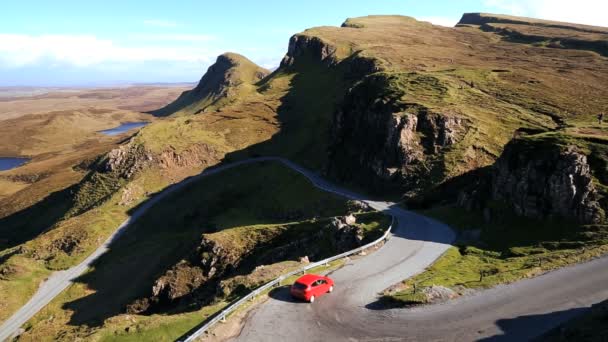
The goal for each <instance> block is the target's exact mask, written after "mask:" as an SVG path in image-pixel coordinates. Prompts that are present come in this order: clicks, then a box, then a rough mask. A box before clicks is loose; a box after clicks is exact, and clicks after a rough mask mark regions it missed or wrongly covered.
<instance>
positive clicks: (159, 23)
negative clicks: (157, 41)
mask: <svg viewBox="0 0 608 342" xmlns="http://www.w3.org/2000/svg"><path fill="white" fill-rule="evenodd" d="M144 24H145V25H147V26H155V27H163V28H170V27H177V26H178V25H177V23H176V22H174V21H171V20H162V19H148V20H144Z"/></svg>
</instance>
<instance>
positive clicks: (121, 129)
mask: <svg viewBox="0 0 608 342" xmlns="http://www.w3.org/2000/svg"><path fill="white" fill-rule="evenodd" d="M147 124H149V122H127V123H124V124H122V125H120V126H118V127H114V128H110V129H106V130H103V131H99V133H101V134H105V135H119V134H122V133H124V132H127V131H130V130H132V129H135V128H141V127H144V126H145V125H147Z"/></svg>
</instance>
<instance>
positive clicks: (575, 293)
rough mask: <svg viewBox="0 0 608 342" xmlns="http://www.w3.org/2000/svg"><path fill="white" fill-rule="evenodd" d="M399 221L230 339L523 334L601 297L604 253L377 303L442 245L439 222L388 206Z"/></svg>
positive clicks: (605, 281)
mask: <svg viewBox="0 0 608 342" xmlns="http://www.w3.org/2000/svg"><path fill="white" fill-rule="evenodd" d="M389 211H390V213H391V214H392V215H394V216H395V217H396V218H397V220H398V222H399V223H398V225H397V226H396V227H394V229H393V236H392V237H391V238H390V239H389V241H388V242H387V243H386V244H385V245H384V247H383V248H382V249H380V250H379V251H377V252H375V253H373V254H371V255H369V256H367V257H365V258H363V259H359V260H356V261H351V262H349V263H347V264H346V266H345V267H343V268H341V269H339V270H338V271H335V272H333V273H332V275H331V277H332V278H333V279H334V281H335V282H336V288H335V290H334V292H333V293H332V294H330V295H327V296H323V297H321V298H319V299H318V300H317V301H315V303H314V304H313V305H310V304H307V303H302V302H298V301H294V300H293V299H291V298H290V296H289V293H288V290H287V289H282V290H280V291H277V292H276V293H274V294H272V295H271V298H270V300H269V301H267V302H266V303H264V304H263V305H261V306H259V307H258V308H256V309H255V310H254V311H252V312H251V313H250V314H249V315H248V316H247V317H246V319H245V322H244V326H243V328H242V330H241V332H240V334H239V335H238V336H237V337H235V338H233V340H234V341H248V342H255V341H260V342H261V341H264V342H268V341H295V342H298V341H306V342H311V341H477V340H484V341H526V340H530V339H533V338H534V337H538V336H539V335H541V334H543V333H544V332H546V331H548V330H550V329H552V328H554V327H556V326H557V325H559V324H560V323H562V322H564V321H566V320H568V319H570V318H572V317H575V316H576V315H578V314H580V313H582V312H584V311H586V310H588V309H589V307H590V306H591V305H592V304H595V303H598V302H600V301H603V300H605V299H606V298H608V258H602V259H597V260H594V261H591V262H588V263H585V264H580V265H576V266H571V267H567V268H564V269H561V270H558V271H554V272H551V273H547V274H545V275H543V276H540V277H536V278H532V279H527V280H522V281H519V282H516V283H514V284H511V285H504V286H498V287H496V288H493V289H490V290H485V291H481V292H478V293H477V294H475V295H471V296H466V297H462V298H460V299H457V300H454V301H451V302H449V303H445V304H441V305H430V306H424V307H418V308H414V309H383V308H382V306H380V305H378V303H377V302H376V300H377V294H378V293H379V292H380V291H382V290H384V289H385V288H387V287H388V286H390V285H392V284H395V283H397V282H399V281H400V280H403V279H405V278H408V277H410V276H412V275H414V274H416V273H418V272H420V271H422V270H423V269H424V267H425V266H427V265H429V264H430V263H431V262H432V261H433V260H435V258H436V257H437V256H438V255H439V254H440V251H442V250H445V248H447V246H448V245H447V244H446V243H448V242H449V241H450V240H451V238H452V236H451V231H450V230H449V228H447V227H446V226H445V225H443V224H441V223H438V222H436V221H433V220H431V219H429V218H426V217H424V216H420V215H417V214H415V213H411V212H408V211H405V210H403V209H400V208H397V207H392V208H390V209H389Z"/></svg>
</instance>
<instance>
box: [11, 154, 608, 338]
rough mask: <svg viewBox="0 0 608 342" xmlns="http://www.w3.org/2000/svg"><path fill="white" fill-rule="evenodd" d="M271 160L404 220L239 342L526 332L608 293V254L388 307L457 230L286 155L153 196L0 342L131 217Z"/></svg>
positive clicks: (18, 321)
mask: <svg viewBox="0 0 608 342" xmlns="http://www.w3.org/2000/svg"><path fill="white" fill-rule="evenodd" d="M263 161H275V162H281V163H283V164H284V165H286V166H288V167H290V168H291V169H293V170H295V171H298V172H300V173H301V174H303V175H304V176H306V177H307V178H308V179H309V180H310V181H311V182H312V183H313V184H314V185H315V186H317V187H319V188H321V189H323V190H326V191H330V192H333V193H336V194H339V195H341V196H344V197H347V198H351V199H358V200H363V201H365V202H367V203H368V204H370V205H371V206H372V207H373V208H375V209H377V210H382V211H385V212H387V213H389V214H391V215H393V216H394V217H395V218H396V219H397V222H398V224H397V226H396V227H394V228H393V232H392V235H391V238H390V239H389V240H388V241H387V242H386V243H385V245H384V247H383V248H381V249H380V250H378V251H377V252H375V253H373V254H371V255H369V256H367V257H365V258H361V259H358V260H356V261H350V262H349V263H347V264H346V265H345V266H344V267H342V268H341V269H339V270H338V271H336V272H335V273H333V274H332V278H334V280H335V281H336V284H337V287H336V290H335V291H334V293H332V294H331V295H328V296H323V297H321V298H319V300H318V301H316V302H315V304H314V305H309V304H306V303H298V302H294V301H292V300H291V299H290V297H289V295H288V293H287V292H286V291H284V290H283V291H279V292H277V293H275V294H273V295H272V297H273V298H272V299H271V300H269V301H268V302H267V303H265V304H264V305H260V306H259V307H258V308H256V309H255V310H254V311H252V312H251V314H250V315H248V318H247V319H246V321H245V323H244V326H243V328H242V330H241V332H240V334H239V336H237V337H236V338H235V339H236V340H237V341H264V342H266V341H306V342H312V341H402V340H425V341H426V340H435V341H448V340H453V341H469V340H479V339H483V338H488V340H493V339H495V340H501V339H504V340H526V339H530V338H532V337H534V336H538V335H539V334H540V333H543V332H544V331H547V330H548V329H550V328H552V327H554V326H556V325H558V324H559V323H561V322H562V321H564V320H566V319H569V318H571V317H573V316H574V315H576V314H579V313H580V312H583V311H584V310H585V309H586V308H587V307H588V306H589V305H591V304H594V303H597V302H599V301H601V300H603V299H606V298H608V286H607V285H606V284H608V259H606V258H604V259H598V260H595V261H592V262H589V263H586V264H582V265H577V266H574V267H569V268H565V269H562V270H559V271H556V272H552V273H549V274H547V275H544V276H541V277H538V278H534V279H530V280H524V281H521V282H518V283H516V284H514V285H509V286H501V287H497V288H495V289H492V290H487V291H483V292H480V293H478V294H476V295H473V296H470V297H464V298H461V299H458V300H455V301H452V302H450V303H448V304H443V305H434V306H428V307H421V308H417V309H411V310H397V309H393V310H383V309H382V308H380V307H378V306H377V305H375V300H376V298H377V294H378V292H380V291H382V290H383V289H385V288H387V287H388V286H390V285H393V284H395V283H397V282H399V281H401V280H403V279H405V278H408V277H410V276H412V275H414V274H416V273H419V272H421V271H423V270H424V269H425V268H426V267H427V266H429V265H430V264H431V263H433V261H435V260H436V259H437V258H438V257H439V256H440V255H441V254H442V253H443V252H444V251H445V250H446V249H447V248H449V247H450V243H451V242H452V241H453V240H454V238H455V235H454V233H453V231H452V230H451V229H450V228H449V227H448V226H446V225H444V224H442V223H440V222H438V221H435V220H432V219H430V218H427V217H424V216H421V215H418V214H415V213H412V212H409V211H406V210H403V209H402V208H400V207H398V206H396V205H395V204H393V203H388V202H375V201H370V200H367V199H366V198H365V197H364V196H361V195H358V194H355V193H353V192H351V191H348V190H345V189H342V188H340V187H337V186H335V185H332V184H331V183H329V182H327V181H325V180H324V179H322V178H321V177H319V176H318V175H317V174H315V173H313V172H311V171H308V170H306V169H304V168H302V167H300V166H298V165H296V164H295V163H293V162H290V161H288V160H286V159H282V158H276V157H263V158H254V159H249V160H245V161H240V162H235V163H231V164H226V165H222V166H218V167H215V168H212V169H207V170H205V171H204V172H202V173H201V174H199V175H197V176H194V177H191V178H188V179H186V180H184V181H183V182H181V183H178V184H175V185H172V186H170V187H168V188H167V189H165V190H164V191H163V192H161V193H160V194H158V195H156V196H154V197H153V198H152V199H150V200H148V201H147V202H146V203H145V204H144V205H142V206H141V207H140V208H139V209H138V210H137V211H136V212H135V213H134V214H133V215H132V216H131V217H130V218H129V219H128V220H126V221H125V222H123V223H122V224H121V225H120V226H119V227H118V228H117V230H116V231H115V233H114V234H113V235H112V236H110V237H109V238H108V240H107V241H106V242H104V244H103V245H102V246H100V247H99V248H98V249H97V250H96V251H95V252H94V253H93V254H92V255H90V256H89V257H88V258H87V259H86V260H84V261H83V262H82V263H80V264H79V265H77V266H74V267H72V268H70V269H68V270H66V271H61V272H56V273H54V274H53V275H52V276H51V277H50V278H49V279H48V280H47V281H46V282H44V283H43V284H42V285H41V286H40V288H39V290H38V292H37V293H36V294H35V295H34V296H33V297H32V298H31V299H30V301H29V302H28V303H27V304H26V305H24V306H23V307H22V308H21V309H20V310H19V311H17V312H16V313H15V314H14V315H13V316H12V317H11V318H9V319H8V320H7V321H5V322H4V323H3V324H2V326H0V341H4V340H5V339H8V338H10V336H12V335H14V334H15V333H16V332H18V330H19V327H20V326H21V325H23V324H24V323H25V322H27V321H28V320H29V319H30V318H31V317H33V316H34V315H35V314H36V313H37V312H38V311H39V310H41V309H42V308H43V307H44V306H45V305H47V304H48V303H49V302H50V301H51V300H52V299H53V298H55V297H56V296H57V295H58V294H59V293H61V292H62V291H63V290H64V289H65V288H67V287H68V286H69V285H70V284H71V283H72V282H73V281H74V280H75V279H76V278H77V277H78V276H80V275H81V274H82V273H83V272H84V271H86V270H87V268H88V267H90V266H91V264H92V263H94V262H95V260H97V258H99V256H101V255H102V254H103V253H105V252H106V251H107V249H108V247H109V245H110V244H111V243H112V241H114V240H115V239H117V238H119V236H120V234H121V233H122V232H123V231H124V230H125V229H127V227H128V226H129V224H130V223H132V222H133V221H135V220H137V218H138V217H140V216H141V215H142V214H143V213H145V212H146V211H147V210H148V209H149V208H150V207H152V206H153V205H154V204H156V203H158V202H159V201H161V200H163V199H164V198H166V196H168V195H169V194H171V193H174V192H175V191H178V190H181V189H183V188H184V187H186V186H187V185H189V184H191V183H192V182H195V181H197V180H199V179H200V178H202V177H206V176H210V175H212V174H216V173H219V172H222V171H224V170H227V169H230V168H234V167H237V166H240V165H244V164H250V163H257V162H263Z"/></svg>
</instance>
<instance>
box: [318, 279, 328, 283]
mask: <svg viewBox="0 0 608 342" xmlns="http://www.w3.org/2000/svg"><path fill="white" fill-rule="evenodd" d="M319 284H327V282H326V281H325V280H319Z"/></svg>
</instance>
